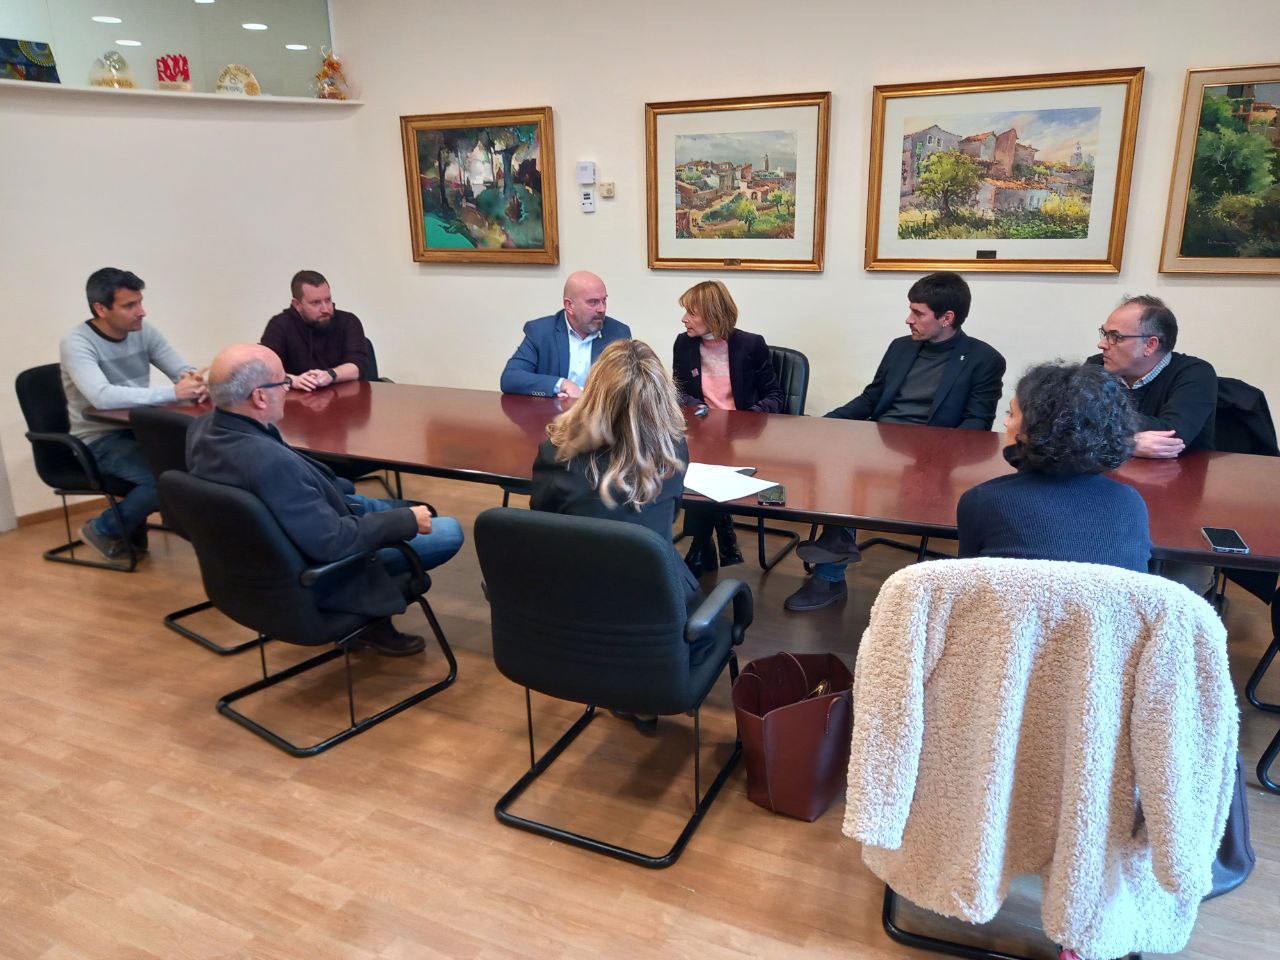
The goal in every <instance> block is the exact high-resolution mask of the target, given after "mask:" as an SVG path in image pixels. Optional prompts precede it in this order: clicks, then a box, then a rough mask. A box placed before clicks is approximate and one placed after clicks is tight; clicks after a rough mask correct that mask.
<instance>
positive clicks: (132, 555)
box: [42, 490, 163, 573]
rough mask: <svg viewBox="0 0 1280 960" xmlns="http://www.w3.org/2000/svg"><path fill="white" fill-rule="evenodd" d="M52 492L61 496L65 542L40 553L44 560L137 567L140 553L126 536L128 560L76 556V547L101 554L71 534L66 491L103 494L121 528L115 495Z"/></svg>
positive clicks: (127, 568)
mask: <svg viewBox="0 0 1280 960" xmlns="http://www.w3.org/2000/svg"><path fill="white" fill-rule="evenodd" d="M54 492H55V493H57V494H58V496H60V497H61V498H62V524H63V526H64V527H66V530H67V542H66V543H62V544H59V545H58V546H56V547H50V548H49V549H48V550H46V551H45V552H44V553H43V554H42V556H43V557H44V558H45V559H46V560H52V561H53V562H54V563H74V564H75V565H76V566H78V567H97V568H98V569H100V570H118V571H120V572H121V573H133V571H134V570H136V569H138V561H139V560H140V559H142V556H141V554H139V553H138V551H136V550H134V549H133V544H131V543H129V541H128V539H127V538H126V540H125V543H126V544H127V545H128V547H129V559H128V560H90V559H87V558H83V557H77V556H76V548H77V547H83V548H84V550H85V552H86V553H89V554H91V555H92V556H101V554H99V553H98V551H97V550H95V549H94V548H93V547H91V546H89V545H88V544H87V543H85V542H84V541H83V540H81V539H80V538H79V537H77V536H75V535H74V534H72V532H71V511H70V510H69V509H67V494H68V493H71V494H80V493H84V494H92V495H94V496H105V497H106V498H107V505H108V506H109V507H110V508H111V509H112V510H113V511H115V514H116V519H117V521H118V522H120V526H121V527H122V528H123V526H124V524H123V522H122V521H121V518H120V507H119V505H118V504H117V503H116V498H115V497H113V496H112V495H111V494H109V493H107V492H105V491H99V490H82V491H77V490H55V491H54ZM147 527H148V529H163V528H154V527H152V525H151V524H147ZM63 554H70V556H63Z"/></svg>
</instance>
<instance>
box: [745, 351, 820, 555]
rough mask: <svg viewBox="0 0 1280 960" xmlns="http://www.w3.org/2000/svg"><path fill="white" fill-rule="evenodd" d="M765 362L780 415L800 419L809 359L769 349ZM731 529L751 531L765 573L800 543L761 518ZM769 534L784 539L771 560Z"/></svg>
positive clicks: (795, 536)
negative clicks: (782, 397) (777, 392)
mask: <svg viewBox="0 0 1280 960" xmlns="http://www.w3.org/2000/svg"><path fill="white" fill-rule="evenodd" d="M769 360H770V362H771V363H772V364H773V372H774V373H775V374H776V375H777V377H778V384H779V385H780V386H781V387H782V392H783V393H784V394H786V397H787V401H786V403H785V404H784V405H783V407H782V411H781V412H782V413H789V414H791V415H792V416H795V417H802V416H804V406H805V402H806V401H807V400H808V398H809V358H808V357H806V356H805V355H804V354H803V353H801V352H800V351H799V350H792V349H791V348H790V347H770V348H769ZM733 525H734V527H736V528H737V529H739V530H753V531H755V534H756V557H757V560H758V561H759V563H760V569H761V570H764V571H766V572H767V571H769V570H772V569H773V568H774V567H776V566H777V565H778V562H779V561H780V560H781V559H782V558H783V557H785V556H786V555H787V554H788V553H790V552H791V551H792V550H794V549H795V547H796V544H798V543H799V542H800V536H799V534H797V533H795V531H793V530H787V529H786V528H784V527H769V526H765V522H764V517H756V521H755V523H751V522H750V521H747V520H735V521H734V522H733ZM770 533H771V534H774V535H776V536H780V537H785V538H786V541H785V542H784V543H783V544H782V546H781V547H779V548H778V550H777V552H776V553H774V555H773V556H772V557H770V556H769V555H768V554H767V553H766V552H765V540H764V538H765V534H770Z"/></svg>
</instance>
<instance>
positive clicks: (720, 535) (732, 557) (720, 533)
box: [716, 513, 742, 567]
mask: <svg viewBox="0 0 1280 960" xmlns="http://www.w3.org/2000/svg"><path fill="white" fill-rule="evenodd" d="M716 545H717V546H718V547H719V557H720V566H722V567H732V566H733V565H734V564H735V563H741V562H742V551H741V550H739V549H738V533H737V531H736V530H734V529H733V516H732V514H728V513H718V514H716Z"/></svg>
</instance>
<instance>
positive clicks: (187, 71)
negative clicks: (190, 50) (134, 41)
mask: <svg viewBox="0 0 1280 960" xmlns="http://www.w3.org/2000/svg"><path fill="white" fill-rule="evenodd" d="M156 86H157V87H159V88H160V89H161V90H186V91H190V90H191V64H190V63H188V62H187V57H186V54H182V53H166V54H165V55H164V56H162V57H156Z"/></svg>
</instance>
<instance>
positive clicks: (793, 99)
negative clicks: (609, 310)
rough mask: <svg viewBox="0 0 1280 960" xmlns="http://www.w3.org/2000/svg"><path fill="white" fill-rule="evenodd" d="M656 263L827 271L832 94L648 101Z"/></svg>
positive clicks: (652, 256) (661, 266)
mask: <svg viewBox="0 0 1280 960" xmlns="http://www.w3.org/2000/svg"><path fill="white" fill-rule="evenodd" d="M644 116H645V155H646V166H645V174H646V176H645V180H646V191H645V192H646V199H647V209H648V236H649V246H648V254H649V267H650V269H653V270H807V271H815V272H818V271H821V270H822V262H823V250H824V242H825V237H826V222H827V149H828V140H829V137H830V126H831V94H830V93H829V92H826V93H792V94H779V95H775V96H757V97H728V98H722V99H717V100H680V101H671V102H666V103H646V104H645V105H644Z"/></svg>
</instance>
